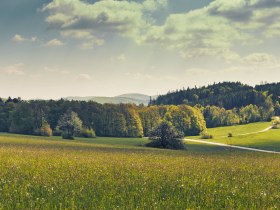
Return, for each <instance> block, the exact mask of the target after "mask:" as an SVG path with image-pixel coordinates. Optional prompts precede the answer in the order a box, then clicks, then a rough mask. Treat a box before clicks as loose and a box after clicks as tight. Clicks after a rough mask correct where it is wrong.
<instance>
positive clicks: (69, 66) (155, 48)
mask: <svg viewBox="0 0 280 210" xmlns="http://www.w3.org/2000/svg"><path fill="white" fill-rule="evenodd" d="M279 43H280V0H234V1H229V0H136V1H129V0H99V1H97V0H40V1H38V0H9V1H8V0H6V1H0V97H4V98H6V97H8V96H12V97H21V98H23V99H36V98H40V99H51V98H52V99H58V98H61V97H66V96H115V95H119V94H123V93H143V94H147V95H157V94H164V93H166V92H168V91H172V90H176V89H180V88H183V87H185V88H186V87H194V86H195V85H196V86H202V85H207V84H212V83H213V82H222V81H241V82H243V83H246V84H250V85H254V84H259V83H261V82H262V81H266V82H279V78H280V59H279V58H280V46H279Z"/></svg>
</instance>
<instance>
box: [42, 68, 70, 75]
mask: <svg viewBox="0 0 280 210" xmlns="http://www.w3.org/2000/svg"><path fill="white" fill-rule="evenodd" d="M44 71H45V72H49V73H59V74H69V73H70V72H69V71H67V70H61V69H59V68H52V67H48V66H45V67H44Z"/></svg>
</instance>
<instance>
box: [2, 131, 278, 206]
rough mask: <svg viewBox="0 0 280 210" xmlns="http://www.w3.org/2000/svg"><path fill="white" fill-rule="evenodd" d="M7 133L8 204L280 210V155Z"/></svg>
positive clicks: (5, 189) (4, 203)
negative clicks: (173, 149)
mask: <svg viewBox="0 0 280 210" xmlns="http://www.w3.org/2000/svg"><path fill="white" fill-rule="evenodd" d="M147 141H148V140H146V139H117V138H97V139H88V140H85V139H77V140H75V141H65V140H64V141H63V140H61V139H60V138H56V137H53V138H42V137H30V136H20V135H11V134H1V135H0V209H5V210H6V209H279V208H280V191H279V189H280V175H279V174H280V156H279V155H272V154H260V153H254V152H242V151H235V152H229V151H226V150H224V149H221V148H216V147H209V146H205V145H195V144H189V145H188V150H187V151H169V150H159V149H151V148H146V147H143V146H141V145H143V144H144V143H145V142H147Z"/></svg>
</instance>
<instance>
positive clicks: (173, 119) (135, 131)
mask: <svg viewBox="0 0 280 210" xmlns="http://www.w3.org/2000/svg"><path fill="white" fill-rule="evenodd" d="M279 95H280V91H279V84H265V85H259V86H256V87H255V88H253V87H250V86H248V85H243V84H241V83H239V82H236V83H230V82H224V83H218V84H213V85H210V86H207V87H201V88H193V89H190V88H188V89H187V90H184V89H183V90H179V91H175V92H170V93H168V94H167V95H162V96H159V97H158V98H157V99H156V100H153V101H151V102H150V105H149V106H144V105H135V104H99V103H96V102H92V101H89V102H85V101H74V100H71V101H69V100H64V99H60V100H30V101H24V100H21V99H20V98H10V97H9V98H8V99H0V132H10V133H19V134H29V135H46V136H50V135H62V134H63V131H65V126H66V127H67V126H68V125H67V124H65V123H66V122H68V121H71V119H74V122H75V123H76V124H78V125H79V127H80V129H78V130H74V129H72V128H71V129H72V132H75V133H77V135H81V136H84V137H87V136H95V134H96V135H97V136H108V137H143V136H148V134H149V133H150V132H151V131H152V130H153V129H154V128H156V127H157V126H158V125H159V124H160V123H161V122H162V121H163V120H166V121H168V122H170V123H172V125H173V126H174V127H175V128H176V129H177V130H178V131H180V132H182V133H183V134H184V135H198V134H199V133H201V132H202V131H204V130H205V129H206V128H211V127H218V126H230V125H238V124H247V123H252V122H258V121H269V120H271V117H272V116H274V115H279V114H280V105H279ZM67 129H68V132H69V127H67ZM71 129H70V130H71Z"/></svg>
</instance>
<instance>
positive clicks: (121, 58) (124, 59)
mask: <svg viewBox="0 0 280 210" xmlns="http://www.w3.org/2000/svg"><path fill="white" fill-rule="evenodd" d="M126 59H127V58H126V55H125V54H120V55H119V56H117V60H118V61H123V62H124V61H126Z"/></svg>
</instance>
